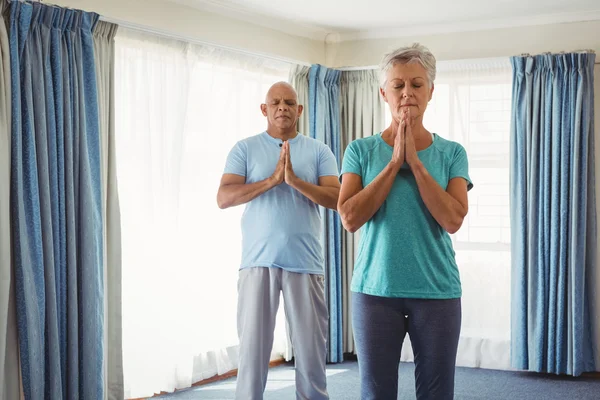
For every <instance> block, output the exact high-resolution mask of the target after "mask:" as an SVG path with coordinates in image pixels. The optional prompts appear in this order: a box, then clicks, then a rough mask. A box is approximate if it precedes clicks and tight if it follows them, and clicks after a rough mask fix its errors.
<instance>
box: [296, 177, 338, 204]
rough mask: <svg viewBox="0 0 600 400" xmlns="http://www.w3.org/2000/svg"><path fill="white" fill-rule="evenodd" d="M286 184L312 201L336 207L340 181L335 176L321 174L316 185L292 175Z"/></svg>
mask: <svg viewBox="0 0 600 400" xmlns="http://www.w3.org/2000/svg"><path fill="white" fill-rule="evenodd" d="M287 184H288V185H290V186H291V187H293V188H294V189H296V190H297V191H299V192H300V193H302V194H303V195H305V196H306V197H308V198H309V199H310V200H311V201H313V202H314V203H317V204H318V205H320V206H323V207H326V208H330V209H332V210H336V209H337V201H338V196H339V194H340V182H339V181H338V178H337V176H322V177H320V178H319V184H318V185H314V184H312V183H309V182H306V181H303V180H302V179H300V178H298V177H296V176H294V178H293V179H291V180H290V181H289V182H287Z"/></svg>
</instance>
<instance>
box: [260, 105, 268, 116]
mask: <svg viewBox="0 0 600 400" xmlns="http://www.w3.org/2000/svg"><path fill="white" fill-rule="evenodd" d="M260 111H262V114H263V115H264V116H265V117H266V116H267V105H266V104H264V103H263V104H261V105H260Z"/></svg>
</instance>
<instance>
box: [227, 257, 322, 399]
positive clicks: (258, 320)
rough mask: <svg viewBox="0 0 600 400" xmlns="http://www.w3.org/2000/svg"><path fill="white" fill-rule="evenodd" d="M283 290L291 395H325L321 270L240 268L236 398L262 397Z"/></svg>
mask: <svg viewBox="0 0 600 400" xmlns="http://www.w3.org/2000/svg"><path fill="white" fill-rule="evenodd" d="M280 292H282V293H283V301H284V311H285V315H286V318H287V321H288V324H289V326H290V334H291V339H292V345H293V346H294V357H295V361H296V363H295V364H296V398H297V399H299V400H300V399H301V400H326V399H329V396H328V394H327V383H326V377H325V357H326V353H327V324H328V316H327V304H326V303H325V290H324V284H323V276H322V275H313V274H298V273H293V272H287V271H284V270H282V269H280V268H262V267H257V268H245V269H242V270H240V273H239V280H238V314H237V325H238V336H239V339H240V356H239V366H238V377H237V387H236V399H237V400H262V398H263V392H264V390H265V386H266V383H267V373H268V371H269V358H270V355H271V350H272V348H273V334H274V330H275V318H276V315H277V309H278V308H279V297H280Z"/></svg>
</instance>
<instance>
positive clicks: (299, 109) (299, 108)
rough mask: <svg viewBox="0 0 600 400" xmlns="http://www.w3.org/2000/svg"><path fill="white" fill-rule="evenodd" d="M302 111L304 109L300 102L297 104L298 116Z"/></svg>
mask: <svg viewBox="0 0 600 400" xmlns="http://www.w3.org/2000/svg"><path fill="white" fill-rule="evenodd" d="M302 111H304V106H303V105H302V104H300V105H299V106H298V117H300V116H301V115H302Z"/></svg>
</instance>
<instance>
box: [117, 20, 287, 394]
mask: <svg viewBox="0 0 600 400" xmlns="http://www.w3.org/2000/svg"><path fill="white" fill-rule="evenodd" d="M115 59H116V69H115V82H116V87H115V99H116V146H117V147H116V148H117V162H118V165H117V179H118V188H119V194H120V202H121V215H122V246H123V250H122V251H123V262H122V263H123V267H122V268H123V363H124V379H125V396H126V397H127V398H131V397H142V396H148V395H152V394H153V393H156V392H159V391H172V390H173V389H175V388H182V387H189V386H190V385H191V384H192V383H194V382H197V381H200V380H202V379H206V378H208V377H211V376H213V375H215V374H222V373H225V372H227V371H229V370H231V369H234V368H237V345H238V338H237V329H236V303H237V271H238V266H239V263H240V254H241V251H240V250H241V249H240V243H241V238H240V217H241V213H242V211H243V207H236V208H233V209H229V210H225V211H221V210H219V209H218V207H217V205H216V193H217V188H218V184H219V180H220V178H221V174H222V171H223V167H224V165H225V158H226V156H227V153H228V152H229V150H230V149H231V147H232V146H233V145H234V143H235V142H236V141H237V140H240V139H242V138H245V137H248V136H250V135H254V134H257V133H260V132H262V131H263V130H264V129H265V128H266V121H265V119H264V117H263V116H262V114H261V112H260V108H259V105H260V103H261V102H263V101H264V98H265V95H266V92H267V90H268V88H269V86H270V85H271V84H273V83H274V82H276V81H280V80H283V81H285V80H287V78H288V74H289V65H288V64H285V63H278V62H274V61H268V60H265V59H261V58H257V57H252V56H248V55H244V54H238V53H234V52H230V51H226V50H222V49H216V48H212V47H207V46H200V45H194V44H189V43H183V42H178V41H174V40H170V39H165V38H160V37H156V36H151V35H146V34H142V33H139V32H134V31H128V30H126V29H122V28H120V29H119V32H118V35H117V37H116V55H115ZM281 317H282V314H281V313H280V316H279V320H278V327H277V336H276V343H275V346H274V355H275V354H282V353H283V352H284V351H285V342H286V340H285V326H284V324H282V323H281V322H282V318H281Z"/></svg>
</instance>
